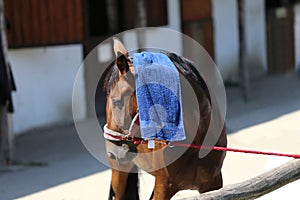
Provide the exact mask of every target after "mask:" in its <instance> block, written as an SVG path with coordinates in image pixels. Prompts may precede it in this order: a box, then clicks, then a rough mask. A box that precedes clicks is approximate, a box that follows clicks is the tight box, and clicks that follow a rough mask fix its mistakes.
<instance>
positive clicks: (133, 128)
mask: <svg viewBox="0 0 300 200" xmlns="http://www.w3.org/2000/svg"><path fill="white" fill-rule="evenodd" d="M139 125H140V121H139V113H137V114H136V115H135V116H134V117H133V119H132V121H131V124H130V126H129V133H128V134H123V133H120V132H117V131H114V130H111V129H109V128H108V127H107V124H105V125H104V127H103V130H104V132H103V137H104V138H105V139H107V140H112V141H124V140H132V138H134V134H135V133H136V132H137V130H138V128H139Z"/></svg>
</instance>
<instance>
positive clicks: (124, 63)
mask: <svg viewBox="0 0 300 200" xmlns="http://www.w3.org/2000/svg"><path fill="white" fill-rule="evenodd" d="M113 40H114V53H115V56H116V60H115V62H114V64H112V65H110V69H109V74H108V76H107V77H106V80H105V84H104V87H105V89H106V91H107V102H106V121H107V124H106V127H105V128H106V129H107V130H109V131H108V132H113V133H117V135H121V136H122V135H124V136H125V135H128V133H129V128H130V125H131V123H132V119H133V118H134V116H135V115H136V114H137V101H136V96H135V80H134V67H133V63H132V61H131V60H130V58H129V57H128V51H127V50H126V48H125V47H124V45H123V44H122V43H121V41H120V40H119V39H117V38H114V39H113ZM115 135H116V134H115ZM135 151H136V150H135V145H134V144H132V143H131V142H125V141H117V139H114V138H112V139H111V140H109V142H108V143H107V153H108V156H109V157H110V158H111V159H116V160H118V161H125V160H131V159H132V158H133V157H134V154H130V153H129V152H135Z"/></svg>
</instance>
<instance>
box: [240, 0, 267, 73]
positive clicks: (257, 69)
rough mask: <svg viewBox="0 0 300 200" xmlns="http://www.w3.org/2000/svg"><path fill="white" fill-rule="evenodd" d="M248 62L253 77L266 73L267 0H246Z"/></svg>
mask: <svg viewBox="0 0 300 200" xmlns="http://www.w3.org/2000/svg"><path fill="white" fill-rule="evenodd" d="M245 7H246V10H245V24H246V27H245V29H246V46H247V63H248V69H249V74H250V76H252V77H255V76H260V75H262V74H265V73H266V72H267V70H268V67H267V39H266V37H267V36H266V33H267V29H266V20H265V19H266V17H265V16H266V14H265V1H262V0H246V1H245Z"/></svg>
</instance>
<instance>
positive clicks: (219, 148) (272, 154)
mask: <svg viewBox="0 0 300 200" xmlns="http://www.w3.org/2000/svg"><path fill="white" fill-rule="evenodd" d="M170 146H177V147H190V148H194V149H207V150H215V151H231V152H239V153H250V154H261V155H271V156H283V157H291V158H296V159H300V154H285V153H275V152H265V151H255V150H244V149H236V148H228V147H217V146H201V145H195V144H185V143H179V142H172V143H171V144H170Z"/></svg>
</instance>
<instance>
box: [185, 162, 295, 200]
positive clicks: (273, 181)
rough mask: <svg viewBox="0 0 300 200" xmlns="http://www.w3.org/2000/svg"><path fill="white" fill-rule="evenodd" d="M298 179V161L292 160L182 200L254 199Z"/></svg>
mask: <svg viewBox="0 0 300 200" xmlns="http://www.w3.org/2000/svg"><path fill="white" fill-rule="evenodd" d="M298 179H300V159H296V160H292V161H290V162H288V163H286V164H284V165H282V166H280V167H277V168H274V169H272V170H270V171H267V172H265V173H263V174H261V175H259V176H256V177H254V178H251V179H249V180H246V181H244V182H241V183H236V184H232V185H228V186H225V187H223V188H222V189H220V190H216V191H211V192H207V193H204V194H201V195H195V196H190V197H185V198H183V199H182V200H216V199H218V200H242V199H243V200H244V199H247V200H249V199H255V198H258V197H260V196H263V195H265V194H267V193H270V192H272V191H274V190H276V189H278V188H280V187H282V186H284V185H286V184H288V183H291V182H293V181H296V180H298Z"/></svg>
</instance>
